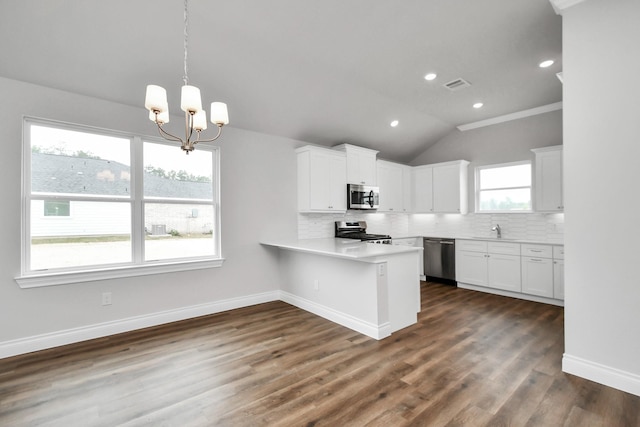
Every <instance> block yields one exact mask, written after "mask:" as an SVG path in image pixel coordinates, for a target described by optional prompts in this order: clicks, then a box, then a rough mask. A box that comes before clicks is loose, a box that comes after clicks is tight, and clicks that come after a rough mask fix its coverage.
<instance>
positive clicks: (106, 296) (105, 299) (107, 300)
mask: <svg viewBox="0 0 640 427" xmlns="http://www.w3.org/2000/svg"><path fill="white" fill-rule="evenodd" d="M102 305H111V292H103V293H102Z"/></svg>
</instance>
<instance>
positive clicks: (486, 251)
mask: <svg viewBox="0 0 640 427" xmlns="http://www.w3.org/2000/svg"><path fill="white" fill-rule="evenodd" d="M456 281H457V282H458V285H459V286H461V287H465V285H472V286H471V287H472V288H474V289H475V287H476V286H480V287H483V288H488V289H486V291H487V292H491V290H490V289H497V290H500V291H508V293H506V294H504V295H512V296H520V295H521V296H522V298H525V299H526V298H527V295H530V296H534V297H542V298H543V299H537V300H538V301H548V302H553V301H552V300H562V299H564V247H562V246H552V245H538V244H528V243H526V244H525V243H516V242H499V241H495V240H491V241H483V240H477V239H473V240H463V239H458V240H456ZM479 290H482V289H479ZM531 298H533V297H529V299H531ZM547 298H548V300H547Z"/></svg>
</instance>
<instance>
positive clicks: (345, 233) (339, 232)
mask: <svg viewBox="0 0 640 427" xmlns="http://www.w3.org/2000/svg"><path fill="white" fill-rule="evenodd" d="M335 224H336V234H335V237H340V238H343V239H358V240H362V241H365V240H388V239H391V236H389V235H388V234H370V233H367V232H366V231H367V223H366V222H365V221H352V222H349V221H336V223H335Z"/></svg>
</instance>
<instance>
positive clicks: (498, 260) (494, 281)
mask: <svg viewBox="0 0 640 427" xmlns="http://www.w3.org/2000/svg"><path fill="white" fill-rule="evenodd" d="M488 260H489V284H488V286H489V287H491V288H496V289H504V290H507V291H514V292H521V289H522V287H521V279H520V257H519V256H517V255H496V254H489V257H488Z"/></svg>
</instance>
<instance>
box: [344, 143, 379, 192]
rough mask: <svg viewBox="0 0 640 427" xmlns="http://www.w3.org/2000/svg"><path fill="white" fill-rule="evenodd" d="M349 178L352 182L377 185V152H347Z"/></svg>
mask: <svg viewBox="0 0 640 427" xmlns="http://www.w3.org/2000/svg"><path fill="white" fill-rule="evenodd" d="M347 180H348V182H349V183H350V184H361V185H377V180H376V156H375V154H369V153H360V152H354V151H351V152H347Z"/></svg>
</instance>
